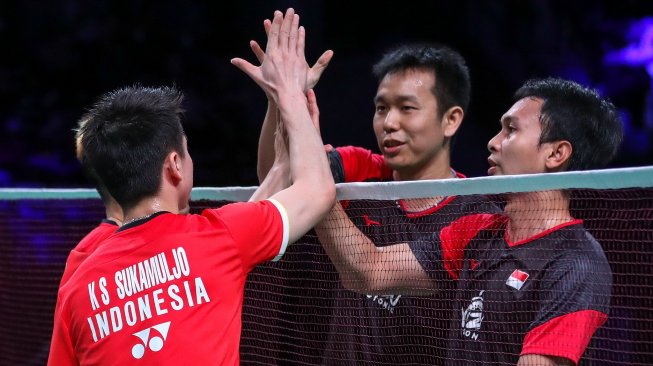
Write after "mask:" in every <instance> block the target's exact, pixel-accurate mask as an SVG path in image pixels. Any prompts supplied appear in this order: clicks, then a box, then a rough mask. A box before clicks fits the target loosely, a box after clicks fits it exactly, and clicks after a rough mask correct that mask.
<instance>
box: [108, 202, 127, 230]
mask: <svg viewBox="0 0 653 366" xmlns="http://www.w3.org/2000/svg"><path fill="white" fill-rule="evenodd" d="M104 213H105V214H106V218H107V220H111V221H113V222H115V223H116V224H118V226H122V221H123V213H122V207H120V205H119V204H118V202H116V201H115V200H110V202H107V203H106V204H105V211H104Z"/></svg>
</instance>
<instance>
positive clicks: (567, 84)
mask: <svg viewBox="0 0 653 366" xmlns="http://www.w3.org/2000/svg"><path fill="white" fill-rule="evenodd" d="M529 97H531V98H532V97H535V98H540V99H542V100H543V104H542V110H541V115H540V117H539V118H540V122H541V124H542V135H541V136H540V145H541V144H543V143H546V142H553V141H562V140H566V141H569V143H571V145H572V154H571V157H570V159H569V163H568V165H567V166H566V170H588V169H598V168H602V167H604V166H606V165H607V164H608V163H609V162H610V161H611V160H612V159H613V158H614V157H615V155H616V154H617V152H618V150H619V146H620V144H621V140H622V139H623V124H622V122H621V118H620V116H619V113H618V112H617V110H616V108H615V106H614V105H613V104H612V103H611V102H610V101H609V100H607V99H604V98H601V96H600V95H599V93H598V92H597V91H596V90H593V89H589V88H586V87H584V86H582V85H580V84H578V83H575V82H573V81H568V80H563V79H558V78H546V79H532V80H529V81H527V82H526V83H524V85H523V86H522V87H521V88H519V89H518V90H517V91H516V92H515V95H514V101H515V102H516V101H518V100H520V99H523V98H529Z"/></svg>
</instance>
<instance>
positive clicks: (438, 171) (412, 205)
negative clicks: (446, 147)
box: [393, 159, 457, 212]
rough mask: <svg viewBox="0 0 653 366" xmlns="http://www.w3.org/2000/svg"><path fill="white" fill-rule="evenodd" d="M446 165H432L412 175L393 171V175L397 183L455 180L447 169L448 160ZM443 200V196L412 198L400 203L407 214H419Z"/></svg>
mask: <svg viewBox="0 0 653 366" xmlns="http://www.w3.org/2000/svg"><path fill="white" fill-rule="evenodd" d="M446 163H447V164H432V165H431V166H430V167H429V168H428V169H422V170H417V171H414V172H412V174H410V173H407V172H406V171H402V172H399V171H395V172H394V173H393V175H394V178H395V180H397V181H408V180H427V179H452V178H457V176H456V174H455V173H454V172H453V171H452V170H451V168H450V167H449V161H448V159H447V161H446ZM404 177H406V178H404ZM444 198H445V197H444V196H435V197H425V198H413V199H405V200H402V202H403V206H404V209H405V210H407V211H409V212H420V211H424V210H428V209H430V208H433V207H435V206H437V205H438V203H440V202H441V201H442V200H443V199H444Z"/></svg>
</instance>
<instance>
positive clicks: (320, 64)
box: [311, 50, 333, 77]
mask: <svg viewBox="0 0 653 366" xmlns="http://www.w3.org/2000/svg"><path fill="white" fill-rule="evenodd" d="M332 58H333V51H331V50H326V51H324V53H323V54H322V56H320V58H318V59H317V61H315V64H314V65H313V67H311V70H313V72H315V73H316V74H317V75H318V77H319V76H320V75H321V74H322V72H323V71H324V69H326V68H327V66H329V62H331V59H332Z"/></svg>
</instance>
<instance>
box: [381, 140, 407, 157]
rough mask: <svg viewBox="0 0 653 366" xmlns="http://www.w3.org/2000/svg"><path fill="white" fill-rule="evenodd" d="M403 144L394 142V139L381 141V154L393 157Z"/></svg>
mask: <svg viewBox="0 0 653 366" xmlns="http://www.w3.org/2000/svg"><path fill="white" fill-rule="evenodd" d="M404 145H405V143H403V142H401V141H398V140H394V139H385V140H383V144H382V146H383V153H384V154H389V155H394V154H397V153H398V152H399V150H400V149H401V147H402V146H404Z"/></svg>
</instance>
